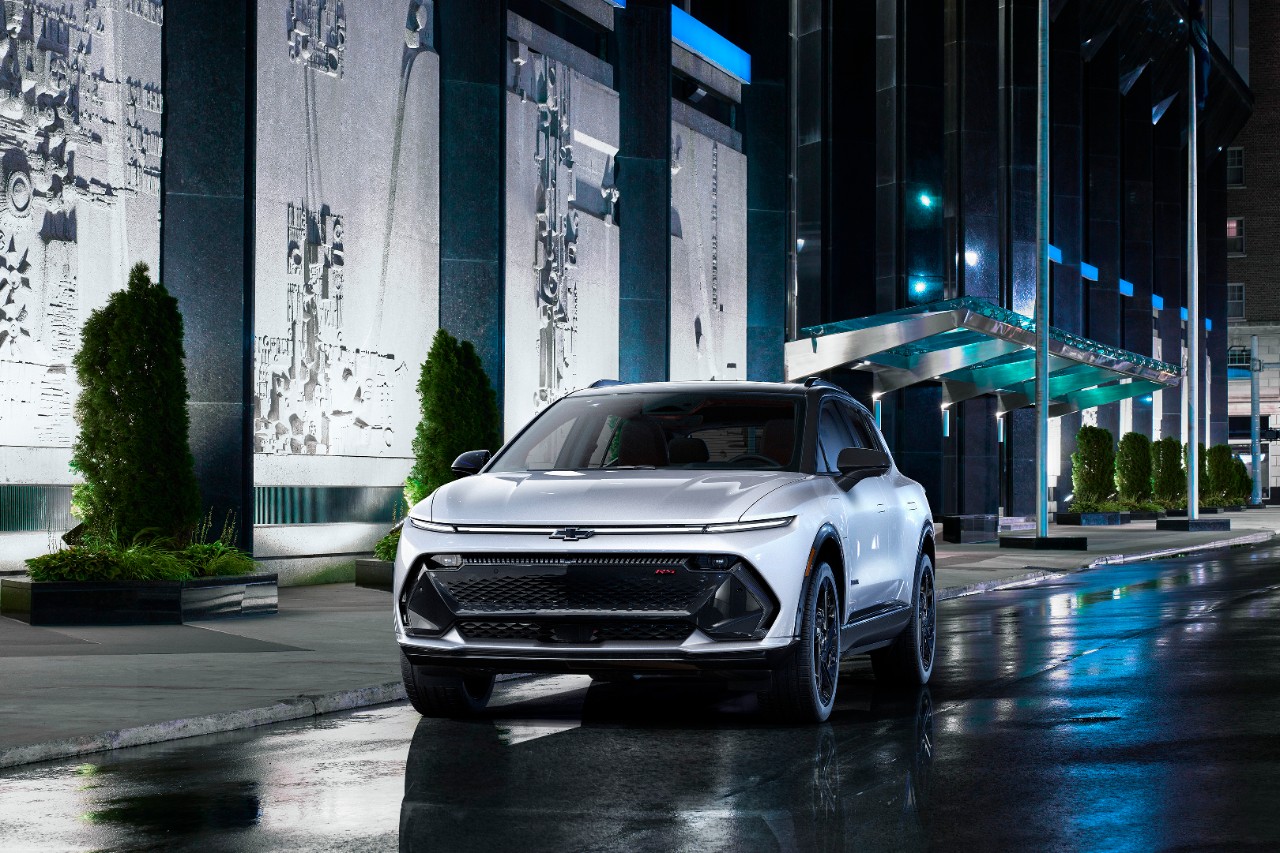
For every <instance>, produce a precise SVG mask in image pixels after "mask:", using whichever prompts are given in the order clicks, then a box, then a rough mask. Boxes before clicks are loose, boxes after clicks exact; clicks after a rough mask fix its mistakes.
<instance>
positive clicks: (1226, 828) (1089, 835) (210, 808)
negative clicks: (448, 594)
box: [0, 548, 1280, 851]
mask: <svg viewBox="0 0 1280 853" xmlns="http://www.w3.org/2000/svg"><path fill="white" fill-rule="evenodd" d="M1277 566H1280V550H1277V549H1275V548H1261V549H1256V550H1248V549H1237V550H1234V551H1230V552H1224V553H1219V554H1217V555H1213V556H1211V557H1200V558H1187V559H1180V560H1166V561H1161V562H1148V563H1138V564H1133V565H1128V566H1120V567H1113V568H1108V569H1103V570H1098V571H1094V572H1087V573H1081V574H1076V575H1069V576H1066V577H1064V578H1060V579H1058V580H1056V581H1053V582H1050V583H1049V584H1047V585H1040V586H1028V587H1024V588H1020V589H1009V590H1004V591H999V592H992V593H987V594H983V595H976V596H969V597H965V598H961V599H957V600H953V601H948V602H944V603H943V604H942V605H941V607H940V613H939V631H940V644H939V655H940V658H939V663H938V668H937V669H936V670H935V673H934V678H933V680H932V682H931V683H930V685H929V687H927V688H921V689H919V690H918V691H906V692H901V691H890V690H886V689H884V688H882V687H881V686H879V685H877V683H876V681H875V679H874V677H873V676H872V674H871V672H870V667H869V666H867V664H866V663H865V661H864V660H861V659H858V660H853V661H848V662H846V663H845V666H844V669H843V671H842V675H841V692H840V697H839V703H838V705H837V707H836V710H835V713H834V714H833V715H832V717H831V720H830V722H829V723H827V724H824V725H820V726H816V727H791V726H779V725H776V724H774V723H771V722H770V721H769V720H767V719H765V718H763V717H762V716H761V714H760V712H759V710H758V708H757V707H756V701H755V698H754V696H753V695H751V694H740V693H733V692H728V691H723V690H721V689H718V688H713V687H703V686H699V685H692V684H680V683H670V682H668V683H643V684H625V683H623V684H619V683H599V684H595V683H592V682H591V681H590V679H589V678H587V677H586V676H555V677H539V678H528V679H518V680H513V681H507V682H503V683H501V684H499V686H498V689H497V691H496V692H495V695H494V700H493V701H492V702H491V705H490V708H489V709H488V710H487V711H486V712H485V713H484V715H483V716H482V718H481V719H479V720H475V721H469V722H459V721H451V720H442V719H423V718H421V717H419V716H418V714H417V713H415V712H414V711H413V710H412V709H410V708H408V707H407V706H405V705H389V706H382V707H377V708H372V709H367V710H364V711H360V712H355V713H349V714H344V715H339V716H331V717H327V718H321V719H319V720H316V721H313V722H306V723H286V724H278V725H274V726H266V727H260V728H257V729H252V730H248V731H244V732H238V733H232V734H226V735H217V736H209V737H202V738H194V739H188V740H184V741H178V742H173V743H168V744H160V745H156V746H149V747H139V748H135V749H128V750H118V751H116V752H113V753H109V754H99V755H91V756H87V757H86V758H84V759H83V760H76V761H68V762H62V763H48V764H42V765H33V766H28V767H23V768H17V769H11V770H8V771H5V772H4V773H3V775H0V800H2V801H3V803H4V821H3V823H4V832H3V844H2V845H0V846H3V848H4V849H5V850H7V851H20V850H21V851H25V850H52V849H57V850H71V849H99V850H149V849H155V850H178V849H190V850H195V849H203V850H269V849H274V850H283V849H297V850H308V849H343V850H366V849H367V850H386V849H394V848H395V847H396V846H397V845H398V846H399V849H401V850H504V849H510V850H515V849H520V850H606V849H612V850H623V849H626V850H744V851H745V850H854V849H857V850H881V849H886V850H892V849H954V850H978V849H1005V850H1036V849H1039V850H1043V849H1063V850H1091V851H1092V850H1117V851H1121V850H1133V851H1144V850H1163V849H1204V848H1214V849H1232V850H1245V849H1257V850H1269V849H1275V848H1276V846H1277V845H1280V817H1278V816H1277V814H1276V811H1275V809H1274V808H1273V807H1272V806H1271V803H1272V802H1273V801H1274V800H1275V798H1276V795H1277V793H1278V791H1277V788H1278V787H1280V774H1277V761H1280V736H1278V735H1277V733H1276V729H1275V721H1276V719H1278V718H1280V664H1278V663H1277V662H1278V661H1280V655H1278V654H1277V653H1278V652H1280V578H1278V577H1277Z"/></svg>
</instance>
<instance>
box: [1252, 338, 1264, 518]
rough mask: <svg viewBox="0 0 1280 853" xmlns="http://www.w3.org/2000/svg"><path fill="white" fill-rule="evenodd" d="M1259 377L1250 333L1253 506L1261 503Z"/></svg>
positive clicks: (1256, 344)
mask: <svg viewBox="0 0 1280 853" xmlns="http://www.w3.org/2000/svg"><path fill="white" fill-rule="evenodd" d="M1261 378H1262V363H1261V362H1260V361H1258V336H1257V335H1251V336H1250V338H1249V452H1250V453H1251V454H1252V456H1253V464H1252V465H1250V466H1249V468H1250V470H1251V471H1253V497H1252V498H1251V499H1250V500H1249V503H1250V504H1252V505H1253V506H1258V505H1260V504H1261V503H1262V472H1261V471H1259V470H1258V467H1259V466H1260V465H1261V464H1262V437H1261V436H1260V435H1259V429H1260V428H1261V426H1262V424H1261V420H1262V417H1261V409H1262V405H1261V403H1260V401H1259V399H1258V390H1259V389H1258V386H1259V385H1260V384H1261V382H1260V380H1261Z"/></svg>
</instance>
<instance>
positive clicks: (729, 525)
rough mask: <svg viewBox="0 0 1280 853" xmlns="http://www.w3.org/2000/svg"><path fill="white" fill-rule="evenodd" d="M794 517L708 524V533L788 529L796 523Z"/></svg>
mask: <svg viewBox="0 0 1280 853" xmlns="http://www.w3.org/2000/svg"><path fill="white" fill-rule="evenodd" d="M795 520H796V517H795V516H794V515H788V516H784V517H782V518H762V519H760V520H758V521H730V522H726V523H723V524H708V525H707V526H706V531H707V532H708V533H743V532H745V531H748V530H768V529H769V528H771V527H786V526H787V525H788V524H790V523H791V522H793V521H795Z"/></svg>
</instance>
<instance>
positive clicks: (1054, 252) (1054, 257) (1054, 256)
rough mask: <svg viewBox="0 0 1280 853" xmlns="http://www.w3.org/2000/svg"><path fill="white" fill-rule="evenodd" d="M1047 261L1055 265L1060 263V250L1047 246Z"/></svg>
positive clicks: (1051, 245)
mask: <svg viewBox="0 0 1280 853" xmlns="http://www.w3.org/2000/svg"><path fill="white" fill-rule="evenodd" d="M1049 260H1050V261H1051V262H1052V263H1055V264H1060V263H1062V250H1061V249H1059V248H1058V247H1057V246H1055V245H1053V244H1052V243H1050V244H1049Z"/></svg>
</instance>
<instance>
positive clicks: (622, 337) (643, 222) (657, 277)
mask: <svg viewBox="0 0 1280 853" xmlns="http://www.w3.org/2000/svg"><path fill="white" fill-rule="evenodd" d="M614 21H615V24H614V35H615V37H616V39H617V54H618V62H617V69H618V77H617V81H618V86H617V90H618V95H619V106H620V109H621V116H620V131H621V132H620V140H621V145H620V146H619V149H618V156H617V175H618V177H617V184H618V192H619V200H618V214H617V215H618V225H619V228H620V230H619V246H618V249H619V272H618V295H619V298H618V313H619V318H618V372H619V376H618V378H619V379H621V380H622V381H624V382H645V381H660V380H665V379H666V378H667V377H668V376H669V375H670V374H669V371H670V363H671V359H670V357H669V349H670V340H671V333H670V325H671V237H670V234H671V4H670V2H669V0H630V2H628V3H627V5H626V7H625V8H622V9H618V10H617V11H616V12H615V13H614Z"/></svg>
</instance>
